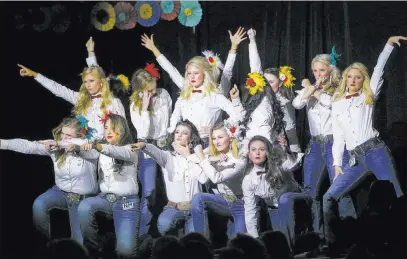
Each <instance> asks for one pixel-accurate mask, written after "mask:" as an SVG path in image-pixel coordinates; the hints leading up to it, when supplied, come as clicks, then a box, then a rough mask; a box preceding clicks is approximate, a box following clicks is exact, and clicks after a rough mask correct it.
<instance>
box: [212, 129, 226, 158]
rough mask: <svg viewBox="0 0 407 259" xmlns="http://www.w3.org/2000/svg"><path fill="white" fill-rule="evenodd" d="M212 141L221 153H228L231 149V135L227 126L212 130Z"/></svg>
mask: <svg viewBox="0 0 407 259" xmlns="http://www.w3.org/2000/svg"><path fill="white" fill-rule="evenodd" d="M212 142H213V144H214V145H215V147H216V150H218V151H219V152H221V153H227V152H229V149H230V137H229V135H228V134H227V132H226V129H225V128H222V129H216V130H214V131H213V132H212Z"/></svg>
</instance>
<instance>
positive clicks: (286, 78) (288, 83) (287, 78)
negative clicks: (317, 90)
mask: <svg viewBox="0 0 407 259" xmlns="http://www.w3.org/2000/svg"><path fill="white" fill-rule="evenodd" d="M291 70H294V68H292V67H290V66H282V67H280V73H279V78H280V80H281V81H283V85H284V86H285V87H288V88H291V87H293V86H294V81H295V79H296V78H295V77H294V76H293V75H292V74H291Z"/></svg>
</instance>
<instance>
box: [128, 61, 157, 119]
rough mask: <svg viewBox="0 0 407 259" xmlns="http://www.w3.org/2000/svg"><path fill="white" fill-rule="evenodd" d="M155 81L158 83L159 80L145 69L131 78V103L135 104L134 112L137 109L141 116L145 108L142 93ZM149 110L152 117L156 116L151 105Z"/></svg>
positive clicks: (138, 71)
mask: <svg viewBox="0 0 407 259" xmlns="http://www.w3.org/2000/svg"><path fill="white" fill-rule="evenodd" d="M155 81H157V79H156V78H155V77H154V76H153V75H152V74H151V73H149V72H148V71H146V70H144V69H139V70H137V71H136V72H135V73H134V74H133V76H132V77H131V87H132V89H133V94H132V95H131V96H130V101H131V102H132V103H134V107H133V110H136V108H137V109H138V112H139V114H140V115H141V110H142V107H143V97H142V96H141V93H143V92H144V91H145V90H146V89H147V87H149V86H150V85H151V84H152V83H154V82H155ZM147 110H148V111H149V113H150V115H153V114H154V111H153V107H152V105H151V104H150V105H149V106H148V109H147Z"/></svg>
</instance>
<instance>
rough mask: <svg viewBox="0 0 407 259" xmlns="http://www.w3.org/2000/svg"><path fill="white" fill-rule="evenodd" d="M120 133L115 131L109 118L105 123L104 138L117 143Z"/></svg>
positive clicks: (111, 142)
mask: <svg viewBox="0 0 407 259" xmlns="http://www.w3.org/2000/svg"><path fill="white" fill-rule="evenodd" d="M119 137H120V134H119V133H117V132H115V131H114V129H113V125H112V122H111V120H110V119H108V120H107V121H106V123H105V139H106V140H107V142H109V143H110V144H117V143H118V142H119Z"/></svg>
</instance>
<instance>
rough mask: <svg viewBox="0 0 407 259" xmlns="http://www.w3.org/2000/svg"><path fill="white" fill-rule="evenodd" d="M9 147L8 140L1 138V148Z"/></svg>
mask: <svg viewBox="0 0 407 259" xmlns="http://www.w3.org/2000/svg"><path fill="white" fill-rule="evenodd" d="M7 148H8V140H6V139H1V140H0V149H7Z"/></svg>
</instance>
